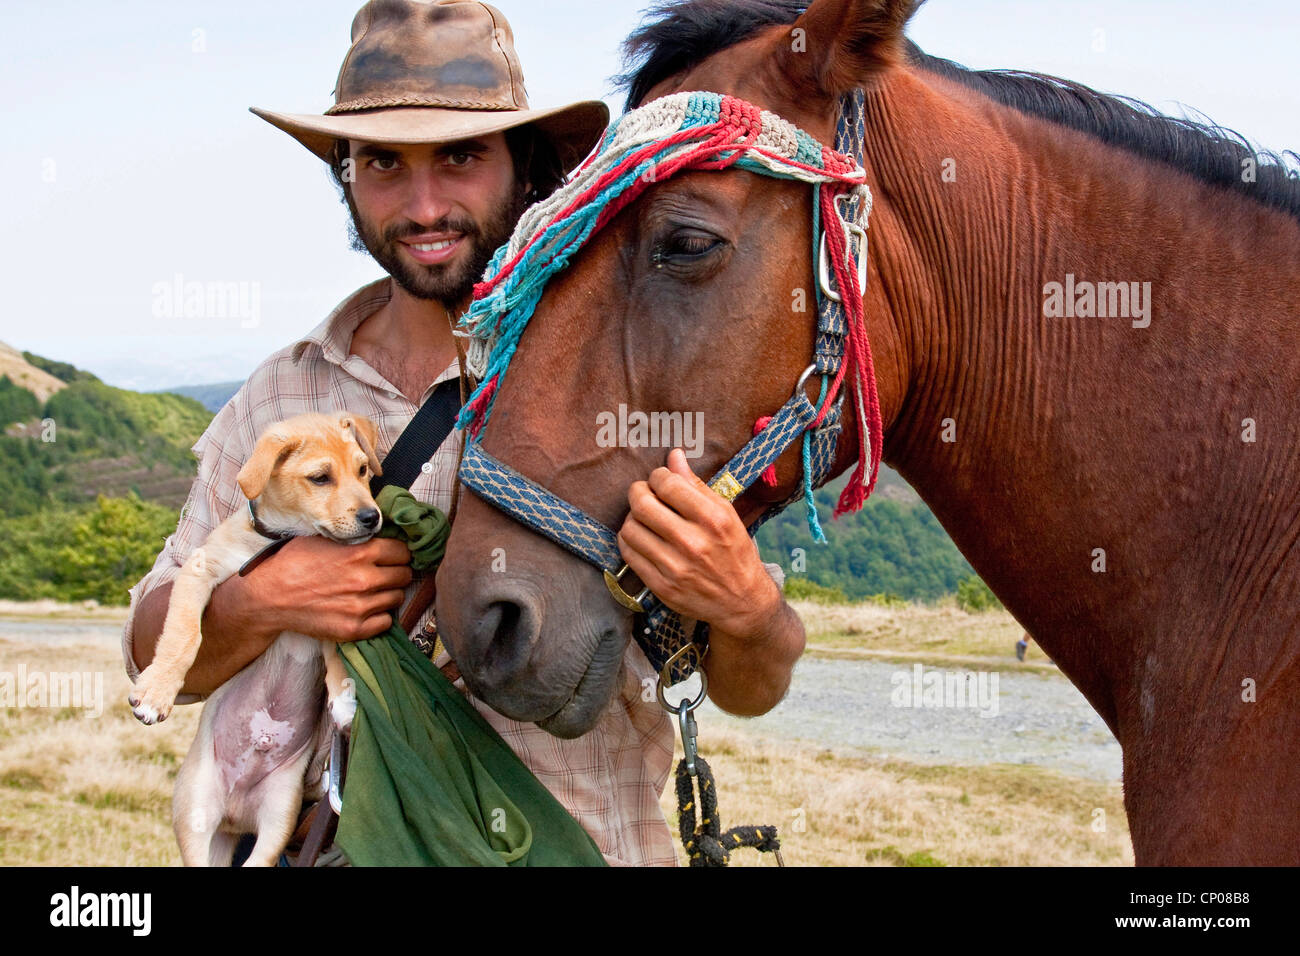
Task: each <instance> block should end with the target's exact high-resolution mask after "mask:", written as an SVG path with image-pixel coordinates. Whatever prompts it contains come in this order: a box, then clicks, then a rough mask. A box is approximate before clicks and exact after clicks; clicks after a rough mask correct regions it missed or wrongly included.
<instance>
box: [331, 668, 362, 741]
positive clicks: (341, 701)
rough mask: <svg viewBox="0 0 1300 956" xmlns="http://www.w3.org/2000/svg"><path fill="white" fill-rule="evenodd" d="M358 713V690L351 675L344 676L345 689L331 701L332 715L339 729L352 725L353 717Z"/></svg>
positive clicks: (345, 728)
mask: <svg viewBox="0 0 1300 956" xmlns="http://www.w3.org/2000/svg"><path fill="white" fill-rule="evenodd" d="M356 713H357V692H356V688H355V685H354V684H353V683H352V678H351V677H345V678H343V689H342V690H341V691H339V695H338V696H337V697H335V698H334V699H333V700H331V701H330V717H331V718H333V720H334V726H335V727H337V728H338V729H339V730H347V729H348V728H349V727H351V726H352V718H353V717H355V716H356Z"/></svg>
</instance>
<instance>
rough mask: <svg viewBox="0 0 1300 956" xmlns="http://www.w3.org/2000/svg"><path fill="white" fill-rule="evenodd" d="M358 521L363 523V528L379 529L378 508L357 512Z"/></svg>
mask: <svg viewBox="0 0 1300 956" xmlns="http://www.w3.org/2000/svg"><path fill="white" fill-rule="evenodd" d="M357 520H358V521H360V522H361V525H362V527H365V528H377V527H379V520H380V514H379V510H378V509H376V508H365V509H363V510H361V511H358V512H357Z"/></svg>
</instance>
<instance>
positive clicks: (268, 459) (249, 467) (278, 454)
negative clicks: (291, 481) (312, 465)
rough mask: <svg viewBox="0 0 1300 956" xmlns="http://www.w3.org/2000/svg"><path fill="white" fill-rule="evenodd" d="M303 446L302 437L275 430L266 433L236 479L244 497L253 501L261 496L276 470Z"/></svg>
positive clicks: (258, 441)
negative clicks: (295, 450)
mask: <svg viewBox="0 0 1300 956" xmlns="http://www.w3.org/2000/svg"><path fill="white" fill-rule="evenodd" d="M301 444H302V437H301V436H298V435H291V434H289V433H288V432H284V431H279V430H277V429H274V428H273V429H271V430H270V431H268V432H265V433H264V434H263V435H262V437H261V438H259V439H258V440H257V446H256V447H255V448H254V449H253V454H252V455H251V456H250V457H249V459H248V461H246V462H244V467H243V468H241V469H239V474H238V475H237V476H236V477H235V481H237V482H238V483H239V490H240V491H242V492H243V493H244V497H245V498H247V499H248V500H250V501H252V500H253V499H254V498H256V497H257V496H258V495H260V494H261V493H262V491H263V490H264V489H265V488H266V483H267V482H268V481H270V480H271V476H272V475H273V474H275V470H276V469H277V468H279V467H280V466H281V465H282V464H284V460H285V459H286V458H288V457H289V456H290V455H291V454H292V453H293V451H294V449H295V448H297V447H298V446H299V445H301Z"/></svg>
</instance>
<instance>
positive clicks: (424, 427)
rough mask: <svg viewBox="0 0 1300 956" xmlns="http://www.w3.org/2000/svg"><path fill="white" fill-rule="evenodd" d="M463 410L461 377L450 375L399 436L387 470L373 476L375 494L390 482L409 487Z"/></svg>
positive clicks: (373, 492) (386, 466)
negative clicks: (461, 407) (461, 409)
mask: <svg viewBox="0 0 1300 956" xmlns="http://www.w3.org/2000/svg"><path fill="white" fill-rule="evenodd" d="M459 412H460V378H459V377H457V378H449V379H447V380H446V381H445V382H442V383H440V384H439V385H437V386H436V387H435V388H434V390H433V394H432V395H430V396H429V397H428V398H427V399H425V402H424V404H423V405H421V406H420V410H419V411H418V412H416V413H415V417H414V418H412V419H411V421H410V422H409V423H408V424H407V426H406V428H405V429H403V431H402V434H400V435H399V436H397V441H395V442H394V443H393V447H392V448H391V449H389V451H388V455H387V457H385V458H384V473H383V474H382V475H376V476H375V477H373V478H371V479H370V492H371V494H375V495H377V494H379V491H380V489H382V488H384V487H385V486H386V485H397V486H398V487H399V488H409V487H411V485H412V484H413V483H414V482H415V479H417V478H419V477H420V468H421V467H422V466H423V465H424V464H425V463H426V462H427V461H428V460H429V459H430V458H431V457H433V453H434V452H435V451H437V450H438V448H439V447H440V446H441V445H442V443H443V442H444V441H445V440H446V438H447V436H448V435H449V434H451V429H452V426H453V425H455V424H456V415H457V414H458V413H459Z"/></svg>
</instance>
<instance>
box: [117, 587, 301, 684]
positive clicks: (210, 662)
mask: <svg viewBox="0 0 1300 956" xmlns="http://www.w3.org/2000/svg"><path fill="white" fill-rule="evenodd" d="M171 593H172V585H171V584H170V583H168V584H165V585H162V586H160V587H158V588H155V589H154V590H153V591H151V592H150V593H149V595H148V596H147V597H145V598H144V599H143V600H142V601H141V602H140V605H139V607H137V608H136V611H135V618H134V626H133V629H132V656H133V657H134V658H135V664H136V667H138V668H139V669H140V670H144V669H145V668H146V667H147V666H148V665H149V662H150V661H152V660H153V656H154V650H155V648H156V647H157V645H158V637H159V635H161V634H162V629H163V624H164V623H165V621H166V619H167V605H168V603H169V601H170V600H171ZM261 611H263V609H262V608H260V607H259V606H256V605H255V604H254V602H252V601H251V600H250V593H249V590H248V586H247V579H245V578H240V577H238V576H235V577H231V578H227V579H226V580H225V581H223V582H222V583H221V584H220V585H219V586H218V587H217V588H216V590H215V591H213V592H212V599H211V600H210V601H209V602H208V606H207V609H206V610H205V611H204V612H203V643H202V644H200V645H199V653H198V656H197V657H196V658H195V660H194V666H193V667H191V668H190V671H189V674H188V675H187V676H186V678H185V687H184V692H185V693H187V694H201V695H204V696H206V695H208V694H210V693H212V692H213V691H214V690H216V689H217V688H218V687H220V686H221V685H222V684H224V683H225V682H226V681H227V680H229V679H230V678H231V677H233V676H234V675H235V674H237V673H238V672H239V671H241V670H243V669H244V667H246V666H247V665H248V664H249V663H250V662H251V661H252V660H254V659H255V658H256V657H257V656H258V655H259V654H261V653H262V652H263V651H264V650H266V649H267V648H268V647H269V646H270V645H271V642H272V641H273V640H274V639H275V637H276V636H277V634H278V633H279V631H278V630H275V629H274V625H273V624H271V623H270V622H268V621H267V620H266V619H265V615H264V614H261V613H260V612H261Z"/></svg>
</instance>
